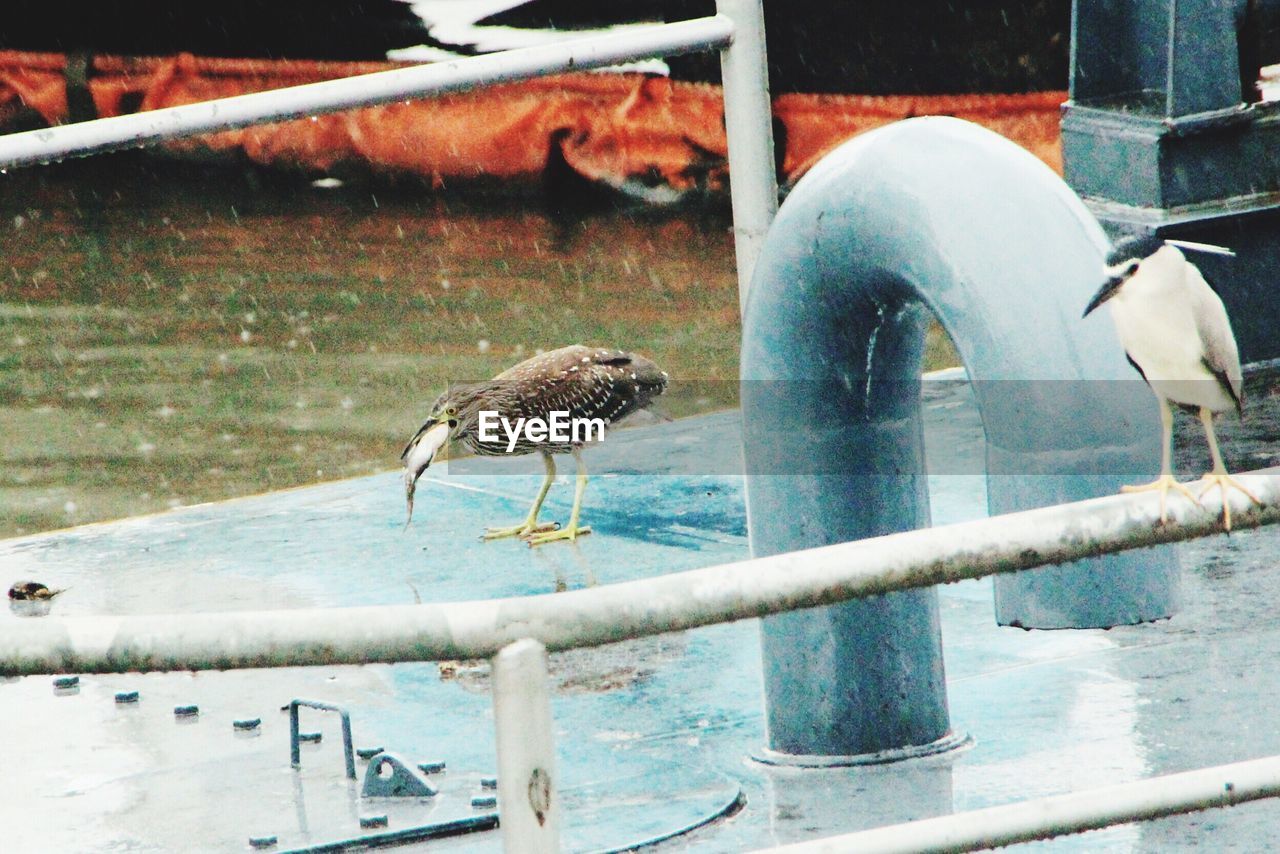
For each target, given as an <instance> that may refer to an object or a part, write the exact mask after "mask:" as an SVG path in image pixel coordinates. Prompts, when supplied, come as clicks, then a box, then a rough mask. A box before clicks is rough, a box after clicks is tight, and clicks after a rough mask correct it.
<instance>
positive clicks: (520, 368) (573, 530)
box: [400, 345, 667, 546]
mask: <svg viewBox="0 0 1280 854" xmlns="http://www.w3.org/2000/svg"><path fill="white" fill-rule="evenodd" d="M666 388H667V374H666V372H665V371H663V370H660V369H659V368H658V366H657V365H655V364H654V363H653V362H651V361H649V360H648V359H646V358H644V357H643V356H637V355H636V354H634V353H627V352H625V351H623V350H609V349H602V348H599V347H583V346H581V345H573V346H570V347H561V348H560V349H558V350H552V351H550V352H549V353H543V354H541V355H538V356H534V357H533V358H531V359H526V360H525V361H523V362H521V363H520V364H518V365H515V366H513V367H510V368H508V369H507V370H505V371H503V372H502V373H500V374H498V375H497V376H496V377H494V378H493V379H491V380H489V381H488V382H483V383H471V384H467V385H458V386H454V387H452V388H450V389H449V390H447V391H446V392H444V394H442V395H440V397H439V398H438V399H437V400H436V402H435V404H434V405H432V407H431V414H430V415H429V416H428V417H427V420H426V422H425V423H424V424H423V425H422V427H420V428H419V429H418V432H417V433H416V434H415V435H414V437H413V438H412V439H410V440H409V444H408V445H406V446H405V449H404V453H402V454H401V455H400V459H401V460H402V461H403V462H404V466H405V473H404V487H405V498H406V500H407V501H408V505H409V518H412V517H413V492H414V486H415V484H416V483H417V481H418V477H419V476H421V474H422V473H423V472H424V471H426V468H427V466H428V465H430V464H431V460H432V458H434V457H435V454H436V452H437V451H438V450H439V449H440V448H442V447H443V446H444V445H446V444H447V443H448V442H449V441H450V440H454V441H459V442H461V443H462V444H463V445H465V446H466V447H467V448H468V449H469V450H471V451H472V452H474V453H476V454H479V455H482V456H491V457H493V456H507V455H519V454H530V453H533V452H534V451H537V452H539V453H541V454H542V458H543V462H544V464H545V466H546V472H547V473H546V477H545V478H544V479H543V481H542V487H541V489H539V490H538V496H537V498H535V499H534V502H533V506H532V507H531V508H529V515H528V516H527V517H526V518H525V520H524V522H522V523H521V524H519V525H512V526H510V527H503V528H488V529H486V531H485V534H484V538H485V539H487V540H488V539H498V538H500V537H520V538H523V539H524V540H525V541H526V542H528V543H529V545H531V546H536V545H542V544H543V543H549V542H552V541H554V540H575V539H577V537H579V536H581V535H582V534H587V533H590V531H591V529H590V528H587V527H581V526H579V525H578V518H579V514H580V513H581V510H582V493H583V490H585V489H586V486H587V469H586V466H585V465H584V464H583V462H582V447H583V445H584V444H586V442H587V441H599V439H600V438H603V432H604V428H606V427H608V426H610V425H612V424H614V423H616V422H618V421H619V420H621V419H623V418H625V417H626V416H628V415H630V414H631V413H633V412H635V411H636V410H638V409H643V408H644V407H646V406H648V405H649V403H650V402H651V401H652V400H653V399H654V398H655V397H657V396H658V395H660V394H662V393H663V392H664V391H665V390H666ZM553 413H561V415H560V416H557V417H558V418H560V419H562V420H561V421H560V423H561V424H564V423H565V422H566V421H567V422H577V423H578V424H579V425H581V426H582V428H583V429H582V430H580V431H579V430H577V429H576V428H574V427H573V426H566V427H565V428H564V429H563V430H560V431H557V432H556V436H553V435H552V431H548V430H544V429H542V428H538V429H537V430H533V431H530V430H529V429H525V430H518V429H517V430H512V429H511V428H512V427H513V426H514V425H518V424H520V423H521V422H520V419H524V423H525V424H526V425H528V424H530V423H532V422H533V421H535V420H541V422H542V424H543V425H544V426H545V425H547V424H548V423H549V422H550V420H551V419H552V417H553ZM502 419H505V421H506V424H505V425H504V426H502V427H500V428H497V429H494V424H495V422H499V421H501V420H502ZM596 420H598V421H599V428H600V429H599V431H597V432H593V431H592V430H591V425H590V424H583V423H582V422H592V421H596ZM486 424H487V425H488V427H487V428H486ZM543 435H545V438H544V439H541V440H539V437H540V436H543ZM495 436H496V439H495V438H494V437H495ZM588 436H589V437H590V438H584V437H588ZM560 439H563V441H561V440H560ZM564 453H571V454H573V457H574V459H575V460H576V461H577V464H578V478H577V484H576V489H575V490H574V494H573V510H572V511H571V513H570V516H569V524H568V525H566V526H565V527H564V528H558V526H557V525H556V523H554V522H552V523H545V524H539V523H538V511H539V510H541V509H542V502H543V500H544V499H545V498H546V497H547V490H549V489H550V488H551V483H552V481H553V480H554V479H555V474H556V464H555V459H554V457H553V455H554V454H564ZM405 524H406V525H408V521H407V520H406V522H405Z"/></svg>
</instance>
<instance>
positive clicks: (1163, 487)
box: [1120, 397, 1200, 524]
mask: <svg viewBox="0 0 1280 854" xmlns="http://www.w3.org/2000/svg"><path fill="white" fill-rule="evenodd" d="M1158 399H1159V401H1160V427H1161V435H1160V439H1161V443H1160V476H1159V477H1158V478H1156V479H1155V480H1153V481H1151V483H1142V484H1138V485H1136V486H1122V487H1120V491H1121V492H1159V493H1160V523H1161V524H1164V523H1165V522H1167V521H1168V518H1169V517H1168V515H1167V511H1166V508H1165V501H1166V498H1167V496H1168V495H1169V490H1171V489H1176V490H1177V491H1178V492H1181V493H1182V494H1183V495H1185V496H1187V498H1190V499H1191V500H1192V501H1194V502H1195V503H1196V504H1199V503H1200V499H1199V498H1197V497H1196V496H1195V493H1193V492H1192V491H1191V490H1190V489H1187V487H1185V486H1183V485H1182V484H1181V483H1178V481H1177V480H1175V479H1174V477H1173V410H1172V409H1170V408H1169V402H1168V401H1167V400H1165V399H1164V398H1163V397H1161V398H1158Z"/></svg>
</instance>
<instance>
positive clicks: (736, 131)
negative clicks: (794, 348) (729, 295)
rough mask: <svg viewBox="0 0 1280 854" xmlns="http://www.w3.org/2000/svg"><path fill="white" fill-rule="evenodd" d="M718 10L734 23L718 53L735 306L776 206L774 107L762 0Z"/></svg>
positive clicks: (736, 1) (730, 0) (728, 2)
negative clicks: (734, 266)
mask: <svg viewBox="0 0 1280 854" xmlns="http://www.w3.org/2000/svg"><path fill="white" fill-rule="evenodd" d="M716 7H717V10H718V11H719V12H720V14H721V15H723V16H725V17H726V18H728V19H729V20H730V21H732V22H733V41H732V42H730V44H729V46H728V47H726V48H724V49H723V50H722V51H721V52H720V74H721V80H722V82H723V84H724V125H725V131H726V132H727V134H728V144H729V181H730V185H729V189H730V192H731V194H732V197H733V198H732V204H733V240H734V251H735V253H736V256H737V262H738V307H739V309H740V310H741V309H745V308H746V305H747V289H748V287H749V286H750V284H751V274H752V271H753V270H754V269H755V265H756V258H758V257H759V256H760V249H761V247H762V246H764V238H765V234H766V233H767V232H768V231H769V225H770V224H771V223H772V222H773V215H774V214H775V213H777V211H778V179H777V176H776V174H775V171H774V161H773V106H772V104H771V102H770V100H769V65H768V61H767V59H766V52H765V44H764V8H763V7H762V6H761V4H760V0H718V2H717V3H716Z"/></svg>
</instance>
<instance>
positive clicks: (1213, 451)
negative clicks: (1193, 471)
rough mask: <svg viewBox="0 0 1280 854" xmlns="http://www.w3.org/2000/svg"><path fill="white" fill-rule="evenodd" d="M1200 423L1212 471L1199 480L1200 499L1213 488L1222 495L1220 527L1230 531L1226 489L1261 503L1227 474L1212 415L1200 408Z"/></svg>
mask: <svg viewBox="0 0 1280 854" xmlns="http://www.w3.org/2000/svg"><path fill="white" fill-rule="evenodd" d="M1200 423H1201V424H1203V425H1204V436H1205V438H1206V439H1208V440H1209V455H1210V456H1211V457H1213V471H1211V472H1209V473H1208V474H1206V475H1205V476H1204V477H1202V478H1201V479H1200V482H1201V483H1203V484H1204V488H1203V489H1201V490H1200V497H1201V498H1204V497H1205V495H1207V494H1208V493H1209V490H1211V489H1213V488H1214V487H1215V486H1216V487H1218V491H1219V492H1220V493H1221V495H1222V526H1223V527H1224V528H1225V529H1226V530H1228V531H1230V530H1231V506H1230V505H1229V504H1227V487H1228V486H1229V487H1232V488H1233V489H1238V490H1240V491H1241V492H1243V493H1244V494H1245V495H1247V496H1248V497H1249V500H1250V501H1252V502H1253V503H1254V504H1257V505H1259V506H1261V505H1262V502H1261V501H1260V500H1259V499H1258V496H1256V495H1254V494H1253V493H1252V492H1250V491H1249V490H1248V489H1247V488H1246V487H1245V486H1244V484H1242V483H1240V481H1238V480H1236V479H1235V478H1234V477H1232V476H1231V475H1229V474H1227V466H1226V464H1225V463H1223V462H1222V453H1221V452H1220V451H1219V450H1218V437H1217V436H1215V435H1214V433H1213V413H1212V412H1210V411H1209V410H1208V409H1207V408H1206V407H1203V406H1202V407H1200Z"/></svg>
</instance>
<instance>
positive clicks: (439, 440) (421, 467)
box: [400, 421, 449, 528]
mask: <svg viewBox="0 0 1280 854" xmlns="http://www.w3.org/2000/svg"><path fill="white" fill-rule="evenodd" d="M448 441H449V422H447V421H439V422H436V423H434V424H432V423H427V424H424V425H422V429H420V430H419V431H418V433H417V435H416V436H414V437H413V438H412V439H410V440H409V444H408V445H407V446H406V447H405V449H404V453H403V454H401V455H400V459H401V460H403V461H404V497H405V500H406V501H407V502H408V504H409V514H408V516H407V517H406V518H405V520H404V526H405V528H408V527H409V523H410V522H411V521H413V492H414V490H415V489H416V488H417V485H418V478H419V477H421V476H422V473H423V472H424V471H426V470H427V466H429V465H431V460H432V459H433V458H434V457H435V455H436V451H438V450H440V448H441V447H443V446H444V444H445V443H446V442H448Z"/></svg>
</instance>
